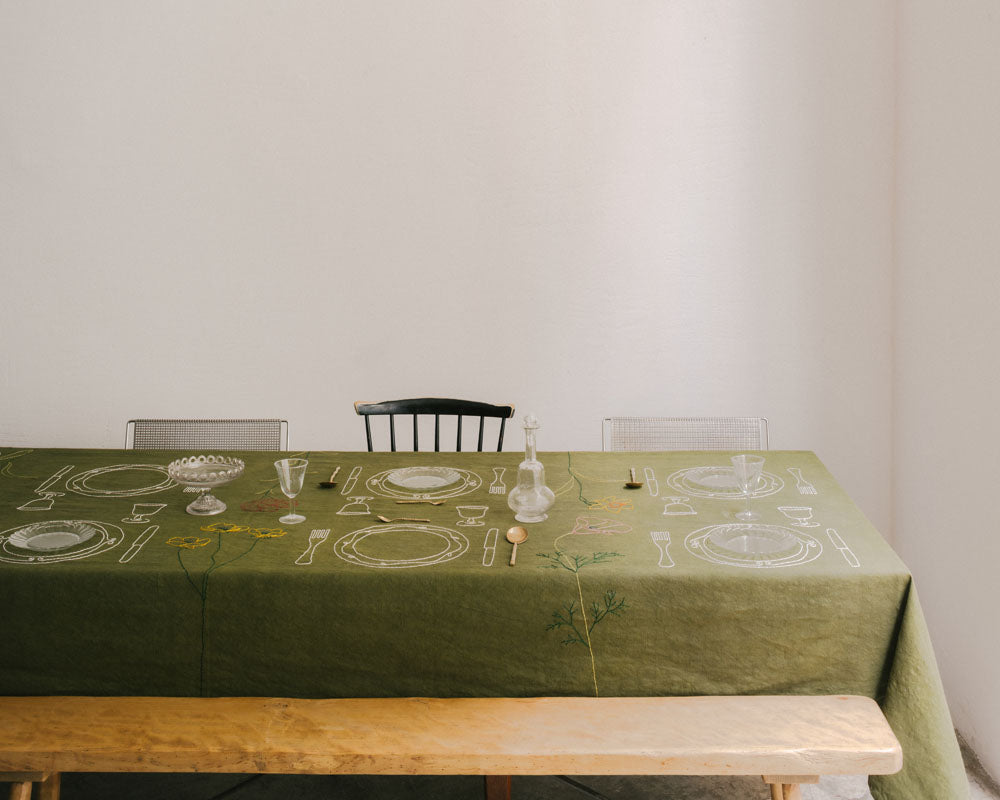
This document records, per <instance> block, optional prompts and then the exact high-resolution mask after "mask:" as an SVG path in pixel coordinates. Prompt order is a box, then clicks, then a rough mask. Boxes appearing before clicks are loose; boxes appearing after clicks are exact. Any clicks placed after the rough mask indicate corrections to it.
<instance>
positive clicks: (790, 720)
mask: <svg viewBox="0 0 1000 800" xmlns="http://www.w3.org/2000/svg"><path fill="white" fill-rule="evenodd" d="M901 764H902V756H901V752H900V748H899V743H898V742H897V741H896V738H895V736H894V735H893V733H892V730H891V729H890V728H889V726H888V724H887V723H886V721H885V718H884V717H883V716H882V713H881V711H880V710H879V708H878V706H877V705H876V704H875V703H874V701H872V700H870V699H868V698H864V697H847V696H828V697H802V696H794V697H791V696H777V697H641V698H618V697H608V698H586V697H542V698H461V699H429V698H377V699H332V700H300V699H284V698H170V697H124V698H123V697H113V698H102V697H5V698H2V699H0V772H231V773H242V772H255V773H314V774H337V773H340V774H346V773H351V774H396V775H401V774H423V775H430V774H449V775H460V774H475V775H511V774H514V775H554V774H562V775H566V774H575V775H650V774H656V775H679V774H687V775H754V774H756V775H829V774H887V773H893V772H896V771H898V770H899V769H900V767H901Z"/></svg>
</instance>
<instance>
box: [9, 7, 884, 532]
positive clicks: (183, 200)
mask: <svg viewBox="0 0 1000 800" xmlns="http://www.w3.org/2000/svg"><path fill="white" fill-rule="evenodd" d="M893 38H894V3H893V2H892V1H891V0H878V1H874V2H873V0H846V1H845V2H838V3H801V2H799V0H757V1H756V2H744V1H743V0H739V1H737V0H731V1H730V2H720V1H719V0H656V1H651V0H647V1H643V0H639V1H637V2H630V3H609V2H604V1H603V0H560V1H558V2H557V1H555V0H508V1H507V2H503V3H496V2H484V1H476V0H421V2H417V3H407V2H393V3H389V2H371V1H370V0H356V1H352V2H305V1H304V0H293V1H292V2H281V3H276V2H265V1H264V0H240V1H239V2H235V0H233V1H229V2H222V1H221V0H174V1H173V2H170V3H163V2H159V1H157V2H153V0H96V2H91V3H69V2H46V0H37V1H36V2H31V3H0V187H2V191H0V228H2V231H3V233H2V235H0V268H2V269H3V281H2V284H0V286H2V291H3V293H4V295H3V298H4V299H3V303H2V308H3V311H2V313H0V337H2V342H3V345H2V346H3V350H2V352H3V358H2V360H0V403H2V406H0V445H17V444H23V443H24V444H34V445H57V444H69V445H78V446H86V445H91V446H115V445H118V444H119V443H120V442H121V441H122V437H123V430H124V425H125V421H126V420H127V419H129V418H130V417H134V416H157V415H163V416H187V415H190V416H216V415H235V416H250V415H280V416H284V417H286V418H288V419H289V420H290V422H291V444H292V447H293V448H306V447H313V448H342V449H363V448H364V439H363V434H362V426H361V424H360V421H359V420H358V418H357V417H355V416H354V415H353V412H352V409H351V402H352V401H354V400H356V399H369V400H380V399H388V398H392V397H400V396H421V395H434V394H436V395H451V396H464V397H470V398H478V399H492V400H495V401H498V402H500V401H509V402H514V403H516V404H517V405H518V407H519V410H520V411H526V410H533V411H535V413H537V414H538V416H539V417H540V419H541V421H542V424H543V429H542V431H541V433H540V436H539V443H540V446H541V447H542V449H560V448H576V449H599V448H600V420H601V418H602V417H603V416H605V415H608V414H623V413H625V414H627V413H637V414H680V415H687V414H761V415H764V416H767V417H768V418H769V419H770V421H771V432H772V436H771V445H772V447H775V448H805V449H813V450H816V451H817V452H818V454H819V455H820V457H821V458H823V459H824V460H825V461H826V463H827V464H828V466H829V467H830V468H831V469H832V470H833V471H834V473H835V474H836V475H837V476H838V478H840V480H841V481H842V483H843V484H844V485H845V486H846V487H847V488H848V490H849V491H850V492H851V493H852V494H853V496H854V497H855V498H856V499H857V500H858V502H859V504H860V505H861V506H862V508H863V509H864V510H865V511H866V512H867V513H868V514H869V516H871V517H872V519H873V520H874V521H875V522H876V524H877V525H879V526H880V527H881V528H882V529H883V530H884V531H886V533H889V530H888V528H889V519H890V500H889V487H890V482H889V467H890V451H891V444H890V402H891V387H890V377H891V376H890V372H891V350H890V319H889V316H890V309H891V297H890V279H891V270H890V268H889V265H890V263H891V258H892V253H891V219H892V216H891V191H892V164H891V160H892V135H893V68H894V65H893ZM520 444H521V437H520V435H519V434H518V432H517V430H516V429H515V432H514V435H512V436H511V437H509V439H508V449H516V448H518V447H520Z"/></svg>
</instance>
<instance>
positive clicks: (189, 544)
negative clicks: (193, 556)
mask: <svg viewBox="0 0 1000 800" xmlns="http://www.w3.org/2000/svg"><path fill="white" fill-rule="evenodd" d="M210 541H212V540H211V539H209V538H208V537H206V536H172V537H170V538H169V539H167V544H171V545H173V546H174V547H186V548H187V549H188V550H194V549H195V548H196V547H204V546H205V545H206V544H208V543H209V542H210Z"/></svg>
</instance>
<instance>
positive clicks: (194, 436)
mask: <svg viewBox="0 0 1000 800" xmlns="http://www.w3.org/2000/svg"><path fill="white" fill-rule="evenodd" d="M125 449H126V450H199V449H202V450H274V451H278V450H287V449H288V421H287V420H283V419H270V418H267V419H130V420H129V421H128V422H127V423H126V425H125Z"/></svg>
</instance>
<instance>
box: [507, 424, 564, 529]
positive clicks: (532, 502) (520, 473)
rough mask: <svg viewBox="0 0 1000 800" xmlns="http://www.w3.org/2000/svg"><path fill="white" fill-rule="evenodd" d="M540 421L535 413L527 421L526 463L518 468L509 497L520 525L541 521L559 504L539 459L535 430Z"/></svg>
mask: <svg viewBox="0 0 1000 800" xmlns="http://www.w3.org/2000/svg"><path fill="white" fill-rule="evenodd" d="M536 430H538V419H537V418H536V417H535V415H534V414H528V415H527V416H525V418H524V461H522V462H521V464H520V465H519V466H518V468H517V485H516V486H515V487H514V488H513V489H511V490H510V494H509V495H508V496H507V505H509V506H510V507H511V509H512V510H513V511H514V519H516V520H517V521H518V522H542V521H544V520H546V519H548V514H547V513H546V512H547V511H548V510H549V509H550V508H552V505H553V504H554V503H555V501H556V496H555V495H554V494H553V493H552V490H551V489H550V488H549V487H548V486H546V485H545V467H544V466H543V465H542V462H541V461H539V460H538V458H537V457H536V451H535V431H536Z"/></svg>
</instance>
